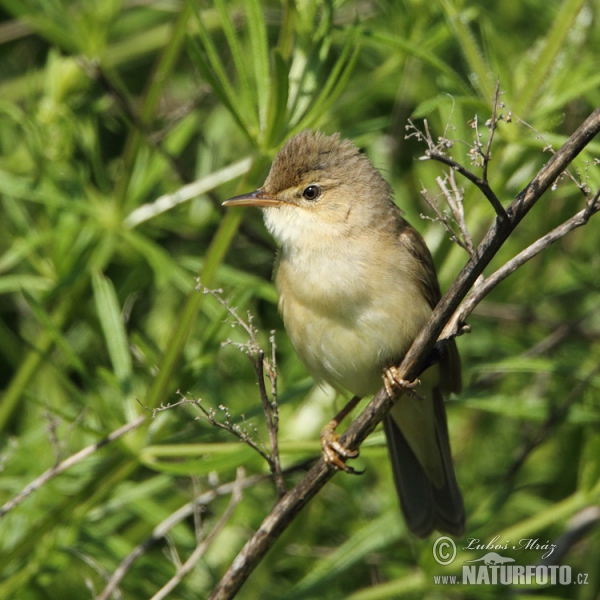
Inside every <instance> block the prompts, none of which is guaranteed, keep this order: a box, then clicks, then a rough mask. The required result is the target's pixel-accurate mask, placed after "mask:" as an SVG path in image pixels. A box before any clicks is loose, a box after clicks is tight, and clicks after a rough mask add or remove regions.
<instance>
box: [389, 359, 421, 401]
mask: <svg viewBox="0 0 600 600" xmlns="http://www.w3.org/2000/svg"><path fill="white" fill-rule="evenodd" d="M419 383H421V382H420V381H419V380H418V379H415V380H414V381H407V380H406V379H402V377H400V373H399V371H398V369H397V368H396V367H394V366H391V367H389V368H387V369H386V370H385V371H384V372H383V385H384V387H385V391H386V392H387V395H388V396H389V397H390V398H392V399H393V398H394V397H395V396H396V394H395V393H394V389H397V390H398V389H399V390H402V391H403V392H406V393H408V394H411V395H414V396H416V395H417V394H416V393H415V392H414V391H413V390H414V389H415V388H416V387H417V386H418V385H419Z"/></svg>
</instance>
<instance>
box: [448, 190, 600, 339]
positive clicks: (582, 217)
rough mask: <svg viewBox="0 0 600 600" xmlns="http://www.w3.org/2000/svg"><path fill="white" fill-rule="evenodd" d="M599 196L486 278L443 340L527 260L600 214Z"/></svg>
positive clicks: (452, 322) (596, 195)
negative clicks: (599, 212)
mask: <svg viewBox="0 0 600 600" xmlns="http://www.w3.org/2000/svg"><path fill="white" fill-rule="evenodd" d="M599 195H600V190H599V191H598V192H596V194H595V195H594V197H593V198H592V199H591V200H590V202H588V204H587V206H586V207H585V208H583V209H582V210H580V211H579V212H578V213H576V214H575V215H573V216H572V217H571V218H570V219H568V220H566V221H565V222H564V223H561V224H560V225H559V226H558V227H556V228H554V229H553V230H552V231H550V232H549V233H547V234H546V235H544V236H543V237H541V238H539V239H538V240H536V241H535V242H534V243H533V244H531V245H530V246H528V247H527V248H525V249H524V250H522V251H521V252H519V254H517V255H516V256H515V257H514V258H512V259H511V260H509V261H508V262H507V263H505V264H504V265H502V267H500V268H499V269H498V270H497V271H495V272H494V273H492V275H490V276H489V277H487V278H486V279H485V280H484V281H480V282H479V283H478V285H477V286H476V287H475V288H474V289H473V290H472V291H471V292H470V293H469V295H468V296H467V297H466V299H465V300H464V301H463V303H462V305H461V307H460V310H457V311H456V312H455V313H454V314H453V315H452V318H451V319H450V321H448V323H447V324H446V327H445V328H444V331H443V332H442V335H441V337H442V338H443V339H445V338H450V337H454V336H456V335H457V333H458V331H459V330H460V328H461V326H462V324H463V323H464V322H465V320H466V319H467V317H468V316H469V315H470V314H471V312H472V311H473V309H474V308H475V307H476V306H477V305H478V304H479V303H480V302H481V300H482V299H483V298H484V296H486V295H487V294H489V292H490V291H491V290H492V289H493V288H494V287H496V286H497V285H498V284H499V283H500V282H501V281H502V280H503V279H506V278H507V277H508V276H509V275H510V274H511V273H513V272H514V271H516V270H517V269H518V268H519V267H520V266H522V265H524V264H525V263H526V262H527V261H528V260H531V259H532V258H533V257H534V256H536V255H538V254H539V253H540V252H542V250H545V249H546V248H547V247H548V246H550V245H551V244H553V243H554V242H556V241H557V240H559V239H561V238H562V237H564V236H565V235H566V234H567V233H569V232H570V231H573V229H577V228H578V227H581V226H582V225H585V224H586V223H587V222H588V221H589V219H590V217H591V216H592V215H593V214H595V213H597V212H598V211H600V199H599Z"/></svg>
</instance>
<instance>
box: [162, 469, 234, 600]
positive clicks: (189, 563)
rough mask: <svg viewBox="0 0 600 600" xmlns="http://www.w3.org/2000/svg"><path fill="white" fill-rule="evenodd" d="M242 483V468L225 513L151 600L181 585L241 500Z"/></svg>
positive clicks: (164, 596)
mask: <svg viewBox="0 0 600 600" xmlns="http://www.w3.org/2000/svg"><path fill="white" fill-rule="evenodd" d="M243 482H244V468H243V467H238V470H237V477H236V480H235V484H234V486H233V490H232V493H231V500H230V502H229V505H228V506H227V508H226V509H225V512H224V513H223V514H222V515H221V518H220V519H219V521H218V523H217V524H216V525H215V527H214V528H213V530H212V531H211V532H210V533H209V534H208V535H207V536H206V538H205V539H204V540H203V541H202V542H200V543H199V544H198V545H197V546H196V548H195V549H194V551H193V552H192V553H191V554H190V557H189V558H188V559H187V560H186V561H185V562H184V563H183V564H182V565H181V566H180V567H179V568H178V569H177V573H175V575H173V577H172V578H171V579H170V580H169V581H168V582H167V583H166V584H165V585H164V586H163V587H162V588H161V589H160V590H158V592H156V594H154V596H152V598H151V600H163V598H166V597H167V596H168V595H169V593H170V592H172V591H173V590H174V589H175V588H176V587H177V586H178V585H179V583H181V581H182V579H183V578H184V577H185V576H186V575H187V574H188V573H189V572H190V571H191V570H192V569H193V567H194V565H195V564H196V563H197V562H198V561H199V560H200V558H201V557H202V555H203V554H204V553H205V552H206V550H207V548H208V547H209V546H210V544H211V542H212V541H213V540H214V539H215V537H216V536H217V534H218V533H219V531H221V529H223V527H224V526H225V524H226V523H227V521H229V518H230V517H231V515H232V514H233V511H234V509H235V507H236V506H237V505H238V503H239V502H240V500H241V499H242V490H243Z"/></svg>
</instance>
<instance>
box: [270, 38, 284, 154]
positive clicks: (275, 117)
mask: <svg viewBox="0 0 600 600" xmlns="http://www.w3.org/2000/svg"><path fill="white" fill-rule="evenodd" d="M288 94H289V71H288V66H287V64H286V62H285V60H284V59H283V56H282V55H281V53H280V52H279V51H278V50H274V51H273V72H272V74H271V85H270V96H269V111H268V116H267V131H266V134H265V137H264V143H265V147H266V148H271V147H273V146H274V145H276V140H278V138H279V137H280V135H279V134H280V132H281V130H282V129H283V124H284V123H285V120H286V116H287V102H288Z"/></svg>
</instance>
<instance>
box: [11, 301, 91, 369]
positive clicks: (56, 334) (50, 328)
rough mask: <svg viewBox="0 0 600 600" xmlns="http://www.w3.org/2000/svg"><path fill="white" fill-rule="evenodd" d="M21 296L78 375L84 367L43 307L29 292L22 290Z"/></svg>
mask: <svg viewBox="0 0 600 600" xmlns="http://www.w3.org/2000/svg"><path fill="white" fill-rule="evenodd" d="M23 296H24V297H25V299H26V300H27V302H28V304H29V307H30V308H31V310H32V312H33V314H34V315H35V316H36V318H37V320H38V321H39V322H40V323H41V324H42V325H43V327H44V330H45V331H46V333H48V334H49V335H50V336H51V338H52V341H53V342H54V343H55V344H56V346H57V347H58V348H59V349H60V351H61V352H62V353H63V355H64V357H65V358H66V360H67V363H68V364H69V365H71V366H72V367H74V368H75V369H76V370H77V371H79V372H80V373H83V372H84V371H85V366H84V364H83V363H82V362H81V360H80V359H79V357H78V356H77V353H76V352H75V351H74V350H73V348H71V345H70V344H69V342H68V341H67V339H66V338H65V337H64V335H63V334H62V332H61V331H60V329H59V328H58V327H57V326H56V325H55V323H54V322H53V319H52V317H51V316H50V315H49V314H48V313H47V312H46V310H45V309H44V307H43V306H42V305H41V304H40V303H39V302H38V301H37V300H36V299H35V298H34V297H33V296H32V295H31V294H29V292H27V291H25V290H23Z"/></svg>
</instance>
